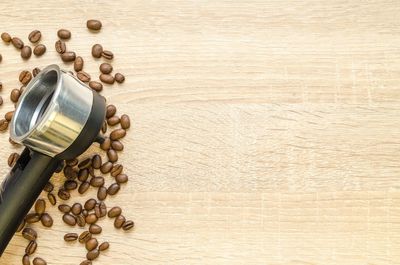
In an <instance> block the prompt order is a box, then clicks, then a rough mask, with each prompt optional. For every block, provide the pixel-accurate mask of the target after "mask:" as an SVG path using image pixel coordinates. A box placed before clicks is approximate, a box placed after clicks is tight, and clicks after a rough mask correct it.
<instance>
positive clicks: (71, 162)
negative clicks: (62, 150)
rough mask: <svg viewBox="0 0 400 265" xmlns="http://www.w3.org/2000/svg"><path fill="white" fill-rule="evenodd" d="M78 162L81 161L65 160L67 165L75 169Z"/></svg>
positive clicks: (75, 159)
mask: <svg viewBox="0 0 400 265" xmlns="http://www.w3.org/2000/svg"><path fill="white" fill-rule="evenodd" d="M78 162H79V161H78V159H77V158H73V159H68V160H65V164H67V166H70V167H74V166H76V165H78Z"/></svg>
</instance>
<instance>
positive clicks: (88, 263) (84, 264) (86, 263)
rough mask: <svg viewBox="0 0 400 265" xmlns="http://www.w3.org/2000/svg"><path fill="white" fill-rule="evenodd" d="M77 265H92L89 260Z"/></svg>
mask: <svg viewBox="0 0 400 265" xmlns="http://www.w3.org/2000/svg"><path fill="white" fill-rule="evenodd" d="M79 265H92V262H91V261H90V260H84V261H82V262H81V263H80V264H79Z"/></svg>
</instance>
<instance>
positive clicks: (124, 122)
mask: <svg viewBox="0 0 400 265" xmlns="http://www.w3.org/2000/svg"><path fill="white" fill-rule="evenodd" d="M130 127H131V120H130V118H129V116H128V115H126V114H123V115H122V116H121V128H122V129H125V130H126V129H129V128H130Z"/></svg>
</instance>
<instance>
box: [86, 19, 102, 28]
mask: <svg viewBox="0 0 400 265" xmlns="http://www.w3.org/2000/svg"><path fill="white" fill-rule="evenodd" d="M101 26H102V25H101V22H100V20H97V19H89V20H88V21H86V27H87V28H88V29H90V30H100V29H101Z"/></svg>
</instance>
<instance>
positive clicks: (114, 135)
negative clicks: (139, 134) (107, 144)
mask: <svg viewBox="0 0 400 265" xmlns="http://www.w3.org/2000/svg"><path fill="white" fill-rule="evenodd" d="M125 135H126V131H125V129H116V130H114V131H112V132H111V133H110V139H111V140H112V141H115V140H119V139H121V138H123V137H125Z"/></svg>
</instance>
